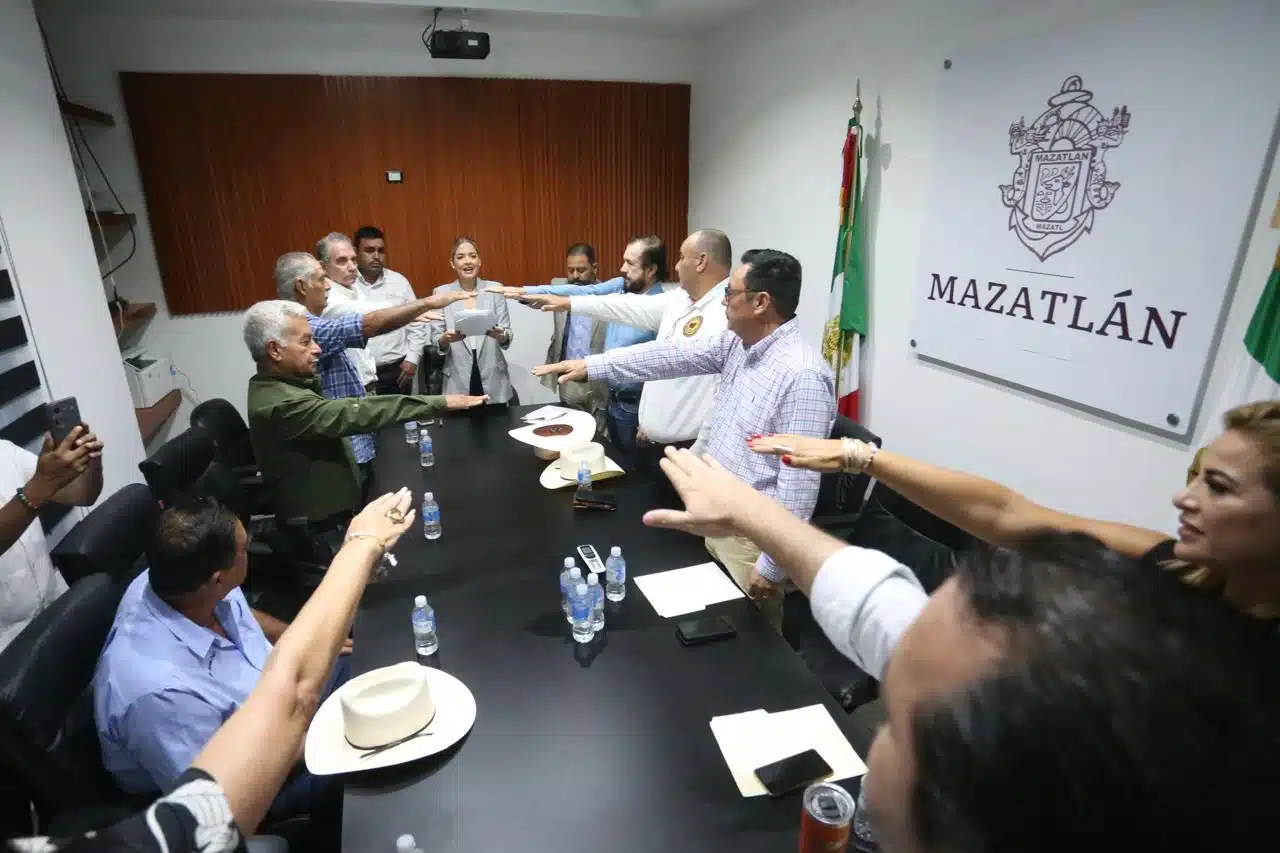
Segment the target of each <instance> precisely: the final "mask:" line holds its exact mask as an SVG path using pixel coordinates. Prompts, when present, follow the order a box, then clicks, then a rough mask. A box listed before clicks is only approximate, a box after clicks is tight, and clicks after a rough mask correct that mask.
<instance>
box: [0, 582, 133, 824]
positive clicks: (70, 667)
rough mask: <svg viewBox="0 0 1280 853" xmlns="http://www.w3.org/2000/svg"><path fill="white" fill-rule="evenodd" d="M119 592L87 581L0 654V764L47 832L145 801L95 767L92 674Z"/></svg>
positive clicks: (103, 818) (108, 819)
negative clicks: (27, 797) (31, 805)
mask: <svg viewBox="0 0 1280 853" xmlns="http://www.w3.org/2000/svg"><path fill="white" fill-rule="evenodd" d="M123 591H124V586H123V585H121V584H118V583H116V582H115V581H113V580H112V579H111V578H110V577H108V576H107V575H105V574H95V575H90V576H89V577H87V578H84V579H83V580H81V581H79V582H78V583H76V584H75V585H73V586H72V587H71V589H70V590H68V591H67V592H66V593H64V594H63V595H62V596H61V597H59V598H58V599H57V600H55V601H54V602H53V603H52V604H51V605H50V606H49V607H48V608H46V609H45V610H44V611H43V612H42V613H40V614H38V615H37V616H36V618H35V619H33V620H32V621H31V624H29V625H27V627H26V628H25V629H23V631H22V632H21V633H20V634H19V635H18V636H17V637H15V638H14V640H13V641H12V642H11V643H10V644H9V645H8V647H6V648H5V649H4V651H3V652H0V768H2V769H3V775H4V776H6V777H7V778H8V779H9V780H12V781H16V783H17V787H19V788H20V789H21V790H23V791H24V792H26V796H29V797H30V799H31V801H32V802H33V803H35V805H36V810H37V812H38V814H39V815H40V817H41V822H42V824H44V830H43V831H45V832H55V833H61V832H73V831H80V830H83V829H91V828H94V827H100V826H105V825H108V824H110V823H112V822H114V821H115V820H118V819H120V818H121V817H123V816H124V815H127V814H129V813H131V812H132V811H134V810H135V809H136V808H138V807H139V806H140V805H141V804H143V803H146V802H149V801H150V800H151V799H152V797H151V796H143V797H131V796H128V795H126V794H124V793H122V792H121V791H120V790H119V789H118V788H117V787H116V786H115V784H114V782H113V781H112V779H111V776H110V774H108V773H107V771H106V769H105V768H104V767H103V766H102V757H101V756H102V754H101V747H100V746H99V743H98V732H97V727H96V725H95V723H94V718H93V691H92V687H91V685H92V682H93V672H94V669H95V668H96V666H97V663H98V657H99V655H100V654H101V653H102V647H103V644H104V643H105V642H106V637H107V632H108V631H109V630H110V628H111V623H112V620H113V619H114V618H115V613H116V607H117V605H118V604H119V603H120V596H121V594H122V592H123Z"/></svg>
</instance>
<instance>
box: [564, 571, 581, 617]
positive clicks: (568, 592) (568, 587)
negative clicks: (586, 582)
mask: <svg viewBox="0 0 1280 853" xmlns="http://www.w3.org/2000/svg"><path fill="white" fill-rule="evenodd" d="M565 562H566V564H567V563H568V560H566V561H565ZM566 571H568V572H569V577H568V579H567V580H565V583H564V595H565V605H566V606H565V609H564V619H565V621H566V622H568V623H569V624H570V625H572V624H573V591H574V590H575V589H577V588H578V584H580V583H582V569H580V568H578V567H577V566H572V567H571V568H569V569H567V570H566Z"/></svg>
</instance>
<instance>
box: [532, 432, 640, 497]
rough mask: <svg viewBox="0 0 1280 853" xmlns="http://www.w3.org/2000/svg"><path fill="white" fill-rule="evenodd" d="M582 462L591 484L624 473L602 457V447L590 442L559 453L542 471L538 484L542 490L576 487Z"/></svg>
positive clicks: (612, 462)
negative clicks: (588, 472) (588, 471)
mask: <svg viewBox="0 0 1280 853" xmlns="http://www.w3.org/2000/svg"><path fill="white" fill-rule="evenodd" d="M583 462H586V463H587V467H588V468H589V469H590V470H591V481H592V482H593V483H594V482H596V481H597V480H607V479H609V478H610V477H617V476H620V475H621V474H623V473H624V472H623V470H622V466H621V465H619V464H618V463H617V462H614V461H613V460H612V459H610V458H609V457H608V456H605V455H604V445H602V444H599V443H598V442H594V441H592V442H588V443H587V444H580V445H578V446H577V447H567V448H565V449H564V450H562V451H560V458H559V459H557V460H556V461H554V462H552V463H551V464H550V465H548V466H547V467H546V468H545V469H543V471H542V476H541V477H539V478H538V482H539V483H541V484H542V487H543V488H544V489H563V488H565V487H567V486H573V485H577V482H578V469H579V468H581V467H582V463H583Z"/></svg>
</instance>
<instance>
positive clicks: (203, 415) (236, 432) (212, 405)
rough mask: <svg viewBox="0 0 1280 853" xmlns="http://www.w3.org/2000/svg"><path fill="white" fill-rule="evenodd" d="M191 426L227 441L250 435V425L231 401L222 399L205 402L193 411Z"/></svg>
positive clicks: (216, 398)
mask: <svg viewBox="0 0 1280 853" xmlns="http://www.w3.org/2000/svg"><path fill="white" fill-rule="evenodd" d="M191 425H192V426H199V427H202V428H204V429H206V430H208V431H209V432H210V433H211V434H212V435H214V436H220V437H221V438H222V440H224V441H226V440H229V439H234V438H236V437H238V436H240V435H242V434H248V432H249V425H248V424H246V423H245V422H244V418H243V417H241V416H240V412H238V411H237V410H236V407H235V406H233V405H232V404H231V403H230V402H229V401H227V400H223V399H222V398H221V397H215V398H213V399H212V400H205V401H204V402H203V403H201V404H200V405H198V406H196V407H195V408H194V409H192V410H191Z"/></svg>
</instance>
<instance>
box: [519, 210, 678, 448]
mask: <svg viewBox="0 0 1280 853" xmlns="http://www.w3.org/2000/svg"><path fill="white" fill-rule="evenodd" d="M577 247H585V248H587V249H591V247H590V246H587V245H586V244H585V243H580V244H577V246H571V247H570V253H572V252H573V250H574V249H575V248H577ZM580 255H581V260H580V261H577V260H575V259H574V257H573V255H572V254H570V256H569V258H568V259H567V261H566V263H567V264H568V269H569V280H570V284H559V285H540V286H536V287H504V288H502V292H503V293H504V294H505V295H507V296H508V297H512V298H515V299H519V298H520V297H521V296H524V295H534V294H549V295H552V296H566V297H567V296H607V295H609V294H613V293H643V294H646V295H654V296H657V295H660V294H661V293H662V292H663V282H665V281H666V280H667V277H668V268H667V247H666V244H664V243H663V242H662V239H661V238H659V237H656V236H654V235H652V234H650V235H646V236H638V237H632V238H631V240H630V241H629V242H628V243H627V247H626V249H625V250H624V251H623V253H622V269H621V272H622V275H620V276H617V277H616V278H611V279H609V280H608V281H604V282H599V283H594V284H592V283H587V282H589V281H594V279H595V257H594V255H595V250H594V249H591V252H590V254H587V253H585V252H580ZM583 262H585V263H583ZM584 269H585V270H589V273H588V272H582V271H581V270H584ZM575 273H576V276H575ZM585 275H589V276H590V278H589V279H584V276H585ZM556 316H560V315H559V314H557V315H556ZM568 318H569V319H568V320H567V321H566V325H565V328H566V331H565V335H564V355H563V356H562V357H561V358H560V359H558V360H560V361H565V360H569V359H570V358H571V356H570V355H569V354H568V353H570V352H577V351H579V349H580V348H581V347H582V337H583V334H584V333H583V331H581V329H583V328H585V329H586V330H588V331H587V332H586V333H585V334H586V338H587V343H588V347H587V348H586V349H582V352H583V353H584V354H583V355H581V356H578V357H579V358H586V357H587V355H588V354H593V353H592V352H591V350H590V348H589V343H590V338H591V334H590V331H589V330H590V328H591V324H592V322H593V321H592V320H591V318H589V317H578V316H574V315H573V314H572V313H571V312H570V313H569V314H568ZM575 322H576V323H579V324H581V326H580V329H579V331H578V332H577V337H575V330H574V323H575ZM654 337H655V333H654V332H653V331H651V330H649V329H640V328H636V327H635V326H627V325H624V324H622V323H609V324H607V325H606V327H605V333H604V348H603V351H604V352H608V351H609V350H613V349H618V348H620V347H629V346H634V345H635V344H643V343H648V342H649V341H652V340H653V339H654ZM552 356H553V353H548V356H547V363H548V364H554V363H555V361H556V360H557V359H553V358H552ZM561 387H563V386H561ZM643 387H644V384H643V383H619V384H617V385H611V386H610V387H609V403H608V408H607V409H606V418H605V420H606V423H607V425H608V430H609V440H610V441H611V442H612V443H613V446H614V447H615V448H617V449H618V451H619V452H620V453H621V454H622V455H623V457H624V458H625V459H626V460H627V463H628V464H627V467H628V469H631V468H634V467H635V454H636V432H637V430H638V429H639V426H640V391H641V389H642V388H643Z"/></svg>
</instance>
